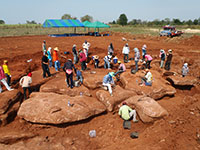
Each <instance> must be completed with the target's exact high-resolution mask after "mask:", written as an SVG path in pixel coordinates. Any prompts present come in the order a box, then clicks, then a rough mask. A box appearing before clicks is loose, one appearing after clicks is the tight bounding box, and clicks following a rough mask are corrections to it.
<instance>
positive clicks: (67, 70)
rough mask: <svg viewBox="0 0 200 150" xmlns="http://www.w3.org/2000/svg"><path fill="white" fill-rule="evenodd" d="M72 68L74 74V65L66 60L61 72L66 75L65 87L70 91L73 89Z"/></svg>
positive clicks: (69, 60)
mask: <svg viewBox="0 0 200 150" xmlns="http://www.w3.org/2000/svg"><path fill="white" fill-rule="evenodd" d="M73 68H74V71H75V73H76V68H75V66H74V64H73V63H72V60H71V59H68V60H67V62H66V63H65V64H64V67H63V71H64V72H65V73H66V82H67V87H71V89H72V88H73V87H74V82H73V70H72V69H73ZM69 81H70V82H69Z"/></svg>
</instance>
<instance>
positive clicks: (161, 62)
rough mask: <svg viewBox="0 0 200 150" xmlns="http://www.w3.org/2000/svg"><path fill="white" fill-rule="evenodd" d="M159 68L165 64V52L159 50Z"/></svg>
mask: <svg viewBox="0 0 200 150" xmlns="http://www.w3.org/2000/svg"><path fill="white" fill-rule="evenodd" d="M160 59H161V61H160V68H163V65H164V62H165V50H164V49H161V50H160Z"/></svg>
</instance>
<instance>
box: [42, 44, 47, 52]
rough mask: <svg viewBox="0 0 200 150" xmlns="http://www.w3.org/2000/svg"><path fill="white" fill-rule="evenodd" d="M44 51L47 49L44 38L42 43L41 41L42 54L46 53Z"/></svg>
mask: <svg viewBox="0 0 200 150" xmlns="http://www.w3.org/2000/svg"><path fill="white" fill-rule="evenodd" d="M46 51H47V47H46V41H45V40H44V41H43V43H42V52H43V55H44V54H45V53H46Z"/></svg>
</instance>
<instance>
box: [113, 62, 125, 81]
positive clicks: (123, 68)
mask: <svg viewBox="0 0 200 150" xmlns="http://www.w3.org/2000/svg"><path fill="white" fill-rule="evenodd" d="M118 64H119V67H118V71H117V72H116V73H115V76H116V78H117V81H119V80H120V75H121V73H123V72H125V71H126V66H125V65H124V64H123V63H121V61H118Z"/></svg>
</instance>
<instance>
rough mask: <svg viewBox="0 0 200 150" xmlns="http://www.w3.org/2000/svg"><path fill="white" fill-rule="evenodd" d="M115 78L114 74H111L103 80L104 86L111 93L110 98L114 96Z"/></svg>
mask: <svg viewBox="0 0 200 150" xmlns="http://www.w3.org/2000/svg"><path fill="white" fill-rule="evenodd" d="M114 76H115V73H114V72H109V73H108V74H107V75H105V76H104V78H103V86H105V87H107V88H108V91H109V93H110V96H113V94H112V85H114V84H115V83H114V80H113V77H114Z"/></svg>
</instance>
